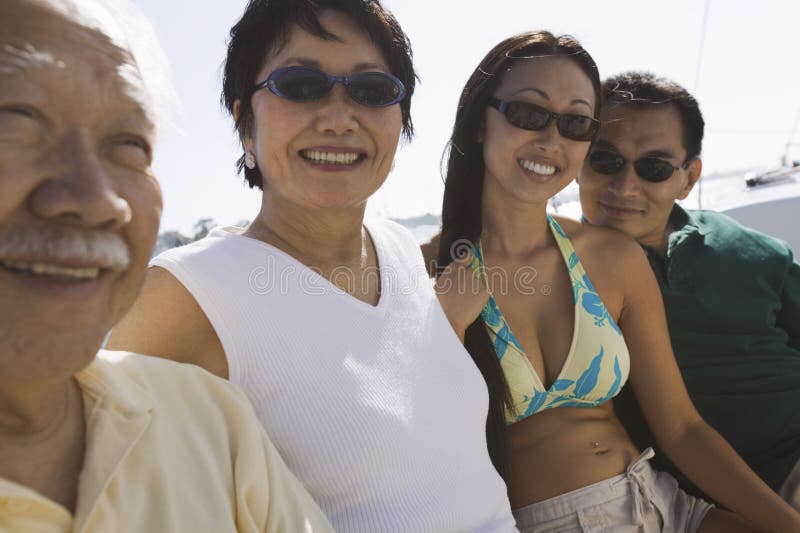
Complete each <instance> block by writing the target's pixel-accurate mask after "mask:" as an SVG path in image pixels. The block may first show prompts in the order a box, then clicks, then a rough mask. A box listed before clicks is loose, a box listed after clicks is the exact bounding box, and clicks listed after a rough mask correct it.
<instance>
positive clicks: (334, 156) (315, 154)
mask: <svg viewBox="0 0 800 533" xmlns="http://www.w3.org/2000/svg"><path fill="white" fill-rule="evenodd" d="M300 156H301V157H302V158H303V159H305V160H307V161H311V162H312V163H316V164H319V165H352V164H353V163H355V162H356V161H358V160H359V159H360V158H361V154H360V153H358V152H323V151H319V150H301V151H300Z"/></svg>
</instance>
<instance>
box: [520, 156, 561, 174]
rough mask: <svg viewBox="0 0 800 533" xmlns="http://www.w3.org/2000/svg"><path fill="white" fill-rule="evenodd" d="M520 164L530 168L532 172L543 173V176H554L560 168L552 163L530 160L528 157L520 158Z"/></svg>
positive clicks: (526, 168)
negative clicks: (544, 163) (546, 163)
mask: <svg viewBox="0 0 800 533" xmlns="http://www.w3.org/2000/svg"><path fill="white" fill-rule="evenodd" d="M517 162H518V163H519V166H521V167H522V168H524V169H525V170H530V171H531V172H536V173H537V174H541V175H542V176H552V175H553V174H555V173H556V170H558V169H557V168H556V167H554V166H552V165H543V164H541V163H536V162H534V161H529V160H527V159H519V160H518V161H517Z"/></svg>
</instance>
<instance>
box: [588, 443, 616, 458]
mask: <svg viewBox="0 0 800 533" xmlns="http://www.w3.org/2000/svg"><path fill="white" fill-rule="evenodd" d="M592 451H593V452H594V454H595V455H605V454H607V453H608V452H610V451H611V450H609V449H608V448H603V449H601V448H600V443H599V442H592Z"/></svg>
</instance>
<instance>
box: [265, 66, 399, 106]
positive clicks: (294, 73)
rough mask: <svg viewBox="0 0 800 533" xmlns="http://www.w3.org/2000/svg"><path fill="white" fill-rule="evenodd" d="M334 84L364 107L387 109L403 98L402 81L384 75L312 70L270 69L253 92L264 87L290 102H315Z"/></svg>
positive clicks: (298, 67)
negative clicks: (347, 74) (342, 73)
mask: <svg viewBox="0 0 800 533" xmlns="http://www.w3.org/2000/svg"><path fill="white" fill-rule="evenodd" d="M337 83H341V84H342V85H344V88H345V90H346V91H347V94H348V95H350V98H352V99H353V101H354V102H356V103H358V104H361V105H363V106H367V107H387V106H390V105H394V104H396V103H398V102H400V101H401V100H402V99H403V98H404V97H405V95H406V88H405V86H404V85H403V82H402V81H400V80H399V79H397V78H395V77H394V76H392V75H391V74H387V73H385V72H360V73H358V74H354V75H352V76H331V75H330V74H328V73H326V72H322V71H321V70H318V69H315V68H311V67H301V66H293V67H282V68H279V69H277V70H273V71H272V72H271V73H270V75H269V76H268V77H267V79H266V80H264V81H262V82H261V83H259V84H258V85H256V86H255V89H254V90H256V91H257V90H259V89H264V88H267V89H269V90H270V91H272V92H273V93H274V94H275V95H277V96H280V97H281V98H285V99H287V100H291V101H292V102H301V103H302V102H316V101H318V100H321V99H322V98H324V97H325V95H327V94H328V93H329V92H331V89H333V86H334V85H335V84H337Z"/></svg>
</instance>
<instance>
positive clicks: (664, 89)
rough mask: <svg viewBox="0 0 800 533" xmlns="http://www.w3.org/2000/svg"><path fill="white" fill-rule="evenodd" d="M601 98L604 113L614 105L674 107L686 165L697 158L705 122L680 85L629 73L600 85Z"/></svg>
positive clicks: (694, 100)
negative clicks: (676, 112) (681, 128)
mask: <svg viewBox="0 0 800 533" xmlns="http://www.w3.org/2000/svg"><path fill="white" fill-rule="evenodd" d="M603 98H604V100H605V101H604V105H605V106H606V109H610V108H612V107H614V106H617V105H630V106H642V107H645V106H646V107H650V106H655V105H661V104H670V105H673V106H675V109H677V111H678V114H679V115H680V117H681V123H682V126H683V146H684V148H685V149H686V161H692V160H694V159H697V158H699V157H700V153H701V152H702V145H703V133H704V131H705V121H704V120H703V114H702V113H701V112H700V105H699V104H698V103H697V100H696V99H695V98H694V96H692V95H691V94H690V93H689V91H687V90H686V89H685V88H683V87H682V86H681V85H679V84H677V83H675V82H674V81H671V80H668V79H667V78H662V77H659V76H656V75H655V74H653V73H652V72H642V71H629V72H623V73H622V74H617V75H616V76H612V77H610V78H608V79H606V80H605V81H604V82H603Z"/></svg>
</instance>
